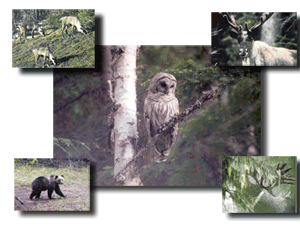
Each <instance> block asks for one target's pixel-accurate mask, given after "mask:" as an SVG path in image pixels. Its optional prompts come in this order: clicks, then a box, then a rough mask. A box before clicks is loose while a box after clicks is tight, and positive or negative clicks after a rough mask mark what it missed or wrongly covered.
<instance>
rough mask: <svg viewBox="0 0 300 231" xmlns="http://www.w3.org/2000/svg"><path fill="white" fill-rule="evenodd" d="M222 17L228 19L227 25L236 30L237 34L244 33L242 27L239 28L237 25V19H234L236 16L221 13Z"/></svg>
mask: <svg viewBox="0 0 300 231" xmlns="http://www.w3.org/2000/svg"><path fill="white" fill-rule="evenodd" d="M220 14H221V15H222V17H223V18H225V19H226V21H227V23H228V24H229V25H230V26H231V27H232V28H233V29H235V30H236V31H237V32H240V31H242V29H243V28H242V26H241V25H240V26H238V25H237V24H236V23H235V19H234V16H233V15H229V14H228V13H220Z"/></svg>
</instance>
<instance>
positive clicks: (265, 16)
mask: <svg viewBox="0 0 300 231" xmlns="http://www.w3.org/2000/svg"><path fill="white" fill-rule="evenodd" d="M273 14H274V12H270V13H268V14H263V15H262V16H261V17H260V19H259V23H257V24H256V25H254V26H252V27H251V29H249V27H248V23H247V22H245V28H246V30H247V32H248V34H249V33H253V34H255V35H256V34H258V31H259V30H260V27H261V26H262V25H263V24H264V23H265V22H266V21H268V19H269V18H271V17H272V15H273Z"/></svg>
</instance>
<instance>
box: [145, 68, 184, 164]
mask: <svg viewBox="0 0 300 231" xmlns="http://www.w3.org/2000/svg"><path fill="white" fill-rule="evenodd" d="M158 84H160V85H159V87H158V86H157V85H158ZM175 88H176V79H175V77H174V76H173V75H171V74H167V73H159V74H157V75H155V76H154V77H153V78H152V80H151V82H150V85H149V92H148V95H147V97H146V99H145V103H144V118H145V125H146V129H147V132H148V137H149V139H150V138H152V137H153V136H155V135H156V134H157V131H158V129H159V128H161V127H162V126H163V125H164V124H165V123H167V122H168V121H169V120H170V119H171V118H172V117H173V116H174V115H176V114H177V113H179V104H178V100H177V98H176V97H175ZM177 134H178V124H176V125H175V126H174V128H173V129H172V131H171V132H170V133H168V134H167V135H165V136H162V137H161V138H160V139H159V140H158V141H157V142H156V143H155V145H154V149H155V155H154V160H155V161H156V162H162V161H166V160H167V158H168V155H169V153H170V151H171V147H172V146H173V145H174V143H175V141H176V137H177Z"/></svg>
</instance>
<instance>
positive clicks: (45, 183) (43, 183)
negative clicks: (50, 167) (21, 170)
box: [30, 175, 65, 200]
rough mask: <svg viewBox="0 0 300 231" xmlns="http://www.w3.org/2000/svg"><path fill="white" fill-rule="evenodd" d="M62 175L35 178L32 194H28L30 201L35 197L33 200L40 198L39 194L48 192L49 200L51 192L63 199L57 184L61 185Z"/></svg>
mask: <svg viewBox="0 0 300 231" xmlns="http://www.w3.org/2000/svg"><path fill="white" fill-rule="evenodd" d="M63 181H64V176H63V175H50V176H49V177H45V176H40V177H38V178H36V179H35V180H34V181H33V182H32V184H31V187H32V193H31V194H30V200H32V198H33V197H34V196H35V198H40V195H41V192H42V191H46V190H48V197H49V199H51V196H52V193H53V190H55V192H56V193H57V194H58V195H59V196H61V197H65V196H64V194H63V193H62V192H61V191H60V188H59V184H63Z"/></svg>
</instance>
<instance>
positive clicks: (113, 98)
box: [12, 9, 299, 214]
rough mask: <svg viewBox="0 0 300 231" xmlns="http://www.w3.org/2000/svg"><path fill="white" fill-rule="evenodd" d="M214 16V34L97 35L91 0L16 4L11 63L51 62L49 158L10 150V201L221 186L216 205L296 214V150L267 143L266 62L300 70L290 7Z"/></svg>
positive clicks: (46, 202)
mask: <svg viewBox="0 0 300 231" xmlns="http://www.w3.org/2000/svg"><path fill="white" fill-rule="evenodd" d="M210 21H211V31H210V33H211V45H97V44H99V43H98V42H97V41H99V40H100V38H99V37H100V35H99V31H97V30H98V29H99V27H100V26H99V24H100V19H99V16H97V14H95V10H92V9H88V10H87V9H73V10H54V9H51V10H50V9H24V10H21V9H18V10H12V67H13V68H20V69H21V70H22V71H24V72H26V73H28V72H34V71H36V69H38V70H39V71H41V72H43V71H45V72H47V71H49V69H51V71H53V158H39V157H36V158H32V157H29V158H15V159H14V167H15V168H14V194H15V195H14V196H15V200H14V202H15V203H14V210H15V211H22V212H27V211H91V207H92V205H91V191H90V190H91V189H92V188H95V187H100V188H116V189H117V188H123V187H125V188H148V189H149V188H150V189H152V188H158V189H159V188H162V189H169V188H170V189H171V188H175V189H177V188H203V189H205V188H218V189H221V188H222V204H221V198H220V208H221V206H222V212H223V213H255V214H260V213H266V214H273V213H279V214H297V213H299V209H298V207H299V206H297V205H298V195H297V188H298V187H299V185H298V184H297V183H298V182H299V180H298V179H297V166H298V165H299V164H298V163H297V157H296V156H293V155H291V156H282V157H281V156H265V153H264V150H265V149H264V142H263V139H264V137H265V131H264V128H265V127H264V124H263V120H264V117H263V110H264V107H265V105H264V99H263V98H264V97H263V95H264V92H263V91H264V87H263V78H264V76H265V74H266V71H265V70H266V69H268V68H275V69H276V68H281V69H283V68H287V69H299V61H298V58H297V57H298V53H297V48H298V41H299V38H298V35H297V31H298V21H299V19H298V18H297V13H296V12H245V13H241V12H239V13H238V12H229V13H228V12H212V13H211V18H210ZM216 199H218V198H216ZM218 209H219V208H216V210H218Z"/></svg>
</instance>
